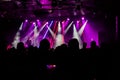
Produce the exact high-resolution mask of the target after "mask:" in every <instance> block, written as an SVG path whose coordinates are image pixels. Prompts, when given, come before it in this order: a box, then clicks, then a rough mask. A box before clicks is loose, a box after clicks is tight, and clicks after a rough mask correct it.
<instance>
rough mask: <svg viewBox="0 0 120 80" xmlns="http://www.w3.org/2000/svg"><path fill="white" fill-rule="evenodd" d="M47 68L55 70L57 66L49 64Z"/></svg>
mask: <svg viewBox="0 0 120 80" xmlns="http://www.w3.org/2000/svg"><path fill="white" fill-rule="evenodd" d="M46 67H47V68H48V69H54V68H56V65H55V64H48V65H46Z"/></svg>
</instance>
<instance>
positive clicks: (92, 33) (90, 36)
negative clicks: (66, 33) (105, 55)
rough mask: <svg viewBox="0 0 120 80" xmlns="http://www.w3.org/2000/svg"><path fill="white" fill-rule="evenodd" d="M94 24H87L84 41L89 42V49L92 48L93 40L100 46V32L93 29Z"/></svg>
mask: <svg viewBox="0 0 120 80" xmlns="http://www.w3.org/2000/svg"><path fill="white" fill-rule="evenodd" d="M91 24H92V23H87V25H86V27H85V30H84V34H83V39H84V41H85V42H87V47H88V48H89V47H90V42H91V41H92V40H94V41H96V44H97V45H99V44H98V32H97V31H96V30H95V29H94V28H93V25H91Z"/></svg>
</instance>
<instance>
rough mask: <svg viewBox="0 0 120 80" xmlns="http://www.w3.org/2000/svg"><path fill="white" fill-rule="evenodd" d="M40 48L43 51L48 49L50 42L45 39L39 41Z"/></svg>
mask: <svg viewBox="0 0 120 80" xmlns="http://www.w3.org/2000/svg"><path fill="white" fill-rule="evenodd" d="M40 48H41V49H44V50H49V49H50V42H49V41H48V40H47V39H43V40H41V41H40Z"/></svg>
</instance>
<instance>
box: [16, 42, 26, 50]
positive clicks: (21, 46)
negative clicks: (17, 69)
mask: <svg viewBox="0 0 120 80" xmlns="http://www.w3.org/2000/svg"><path fill="white" fill-rule="evenodd" d="M24 48H25V47H24V43H23V42H19V43H18V44H17V49H19V50H21V49H24Z"/></svg>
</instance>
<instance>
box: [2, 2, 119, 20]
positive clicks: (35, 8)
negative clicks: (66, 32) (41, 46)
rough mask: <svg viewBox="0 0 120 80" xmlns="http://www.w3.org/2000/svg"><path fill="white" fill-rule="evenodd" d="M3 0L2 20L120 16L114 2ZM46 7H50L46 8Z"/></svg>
mask: <svg viewBox="0 0 120 80" xmlns="http://www.w3.org/2000/svg"><path fill="white" fill-rule="evenodd" d="M41 1H42V0H2V1H0V17H1V18H22V19H25V18H32V19H33V18H46V17H47V18H48V17H75V16H81V15H85V16H89V17H91V16H93V15H94V16H95V17H101V16H104V15H106V14H107V15H109V14H111V15H118V11H117V10H116V8H117V6H118V5H117V4H116V5H115V6H114V4H115V3H117V2H112V0H43V1H49V2H50V3H48V4H41V3H40V2H41ZM46 6H50V7H47V8H45V7H46Z"/></svg>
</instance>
